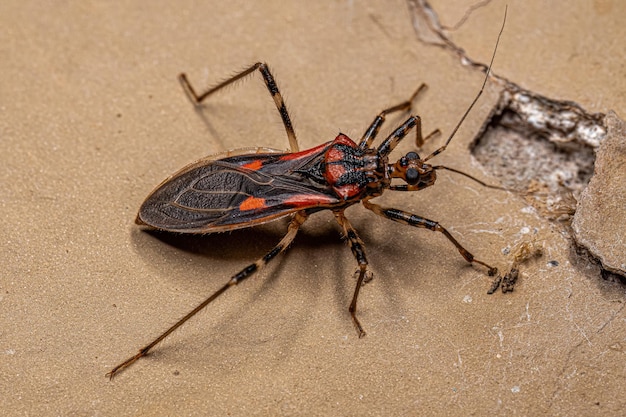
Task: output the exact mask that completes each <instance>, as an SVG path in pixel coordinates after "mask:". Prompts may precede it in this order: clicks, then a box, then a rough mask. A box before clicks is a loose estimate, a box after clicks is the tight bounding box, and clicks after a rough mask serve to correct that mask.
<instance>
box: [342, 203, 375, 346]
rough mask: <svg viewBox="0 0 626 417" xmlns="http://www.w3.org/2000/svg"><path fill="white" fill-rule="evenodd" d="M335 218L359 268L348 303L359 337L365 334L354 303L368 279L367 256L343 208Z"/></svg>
mask: <svg viewBox="0 0 626 417" xmlns="http://www.w3.org/2000/svg"><path fill="white" fill-rule="evenodd" d="M335 219H336V220H337V223H339V225H340V226H341V227H342V228H343V234H344V236H345V237H346V239H347V243H348V245H349V246H350V250H351V251H352V254H353V255H354V257H355V258H356V261H357V263H358V265H359V269H358V270H357V273H358V278H357V281H356V287H355V288H354V295H353V296H352V302H351V303H350V308H349V309H348V310H349V311H350V316H351V317H352V322H353V323H354V327H355V329H356V332H357V333H358V335H359V338H361V337H363V336H365V331H364V330H363V327H362V326H361V323H360V322H359V319H357V318H356V303H357V299H358V298H359V291H360V290H361V286H362V285H363V282H364V281H366V280H368V277H367V265H368V264H367V258H366V256H365V245H364V243H363V241H362V240H361V239H360V238H359V235H357V233H356V230H355V229H354V227H352V225H351V224H350V222H349V221H348V219H347V218H346V216H345V215H344V214H343V210H341V211H336V212H335Z"/></svg>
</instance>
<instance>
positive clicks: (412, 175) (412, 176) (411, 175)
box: [405, 168, 420, 185]
mask: <svg viewBox="0 0 626 417" xmlns="http://www.w3.org/2000/svg"><path fill="white" fill-rule="evenodd" d="M405 177H406V182H407V183H408V184H411V185H415V184H417V182H418V181H419V179H420V174H419V172H417V170H416V169H415V168H409V169H407V170H406V174H405Z"/></svg>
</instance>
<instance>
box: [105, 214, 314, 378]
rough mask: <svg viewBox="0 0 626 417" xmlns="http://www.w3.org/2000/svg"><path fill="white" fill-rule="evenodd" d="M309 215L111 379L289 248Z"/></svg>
mask: <svg viewBox="0 0 626 417" xmlns="http://www.w3.org/2000/svg"><path fill="white" fill-rule="evenodd" d="M307 217H308V215H307V214H306V213H305V212H304V211H300V212H297V213H296V214H295V215H294V216H293V218H292V219H291V223H289V227H288V230H287V234H285V236H284V237H283V238H282V239H281V241H280V242H278V244H277V245H276V246H274V248H273V249H272V250H270V251H269V252H267V253H266V254H265V255H264V256H263V257H262V258H260V259H258V260H257V261H256V262H254V263H252V264H250V265H248V266H247V267H245V268H244V269H242V270H241V271H239V272H238V273H236V274H235V275H233V276H232V277H231V278H230V280H228V282H227V283H226V284H224V286H222V287H221V288H220V289H219V290H217V291H215V292H214V293H213V294H211V296H210V297H209V298H207V299H206V300H204V301H203V302H202V303H200V304H199V305H198V306H197V307H196V308H194V309H193V310H191V311H190V312H189V313H187V315H186V316H185V317H183V318H182V319H180V320H178V322H177V323H176V324H174V325H173V326H172V327H170V328H169V329H167V330H166V331H165V332H164V333H163V334H161V335H160V336H159V337H157V338H156V339H154V340H153V341H152V342H150V343H149V344H147V345H146V346H144V347H143V348H141V349H140V350H139V352H138V353H137V354H136V355H134V356H132V357H130V358H128V359H127V360H125V361H124V362H122V363H121V364H119V365H117V366H116V367H115V368H113V369H112V370H111V371H110V372H109V373H107V376H108V377H109V379H113V377H114V376H115V375H116V374H117V373H118V372H120V371H121V370H123V369H124V368H127V367H129V366H130V365H132V364H133V363H135V362H136V361H137V360H138V359H139V358H141V357H143V356H146V355H147V354H148V352H150V350H152V348H153V347H155V346H156V345H157V344H158V343H159V342H161V341H162V340H163V339H165V338H166V337H167V336H169V335H170V334H171V333H172V332H174V330H176V329H178V328H179V327H180V326H182V325H183V324H184V323H185V322H186V321H187V320H189V319H190V318H192V317H193V316H195V315H196V314H197V313H198V312H200V311H201V310H202V309H204V308H205V307H206V306H207V305H209V304H210V303H211V302H212V301H213V300H215V299H216V298H217V297H219V296H220V295H222V294H223V293H224V292H226V290H228V289H229V288H230V287H233V286H235V285H237V284H239V283H240V282H241V281H243V280H245V279H246V278H248V277H250V276H251V275H252V274H254V273H255V272H257V271H258V270H259V269H261V268H262V267H264V266H265V265H266V264H267V263H268V262H269V261H271V260H272V259H274V258H275V257H276V255H278V254H279V253H281V252H283V251H284V250H285V249H287V247H288V246H289V244H291V242H292V241H293V239H294V238H295V237H296V233H297V232H298V229H299V228H300V226H302V223H304V222H305V220H306V219H307Z"/></svg>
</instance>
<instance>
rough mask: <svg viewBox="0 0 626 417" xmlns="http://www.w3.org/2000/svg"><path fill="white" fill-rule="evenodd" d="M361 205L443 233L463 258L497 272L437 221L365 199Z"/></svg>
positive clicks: (378, 212) (494, 272) (403, 221)
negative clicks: (477, 257) (476, 256)
mask: <svg viewBox="0 0 626 417" xmlns="http://www.w3.org/2000/svg"><path fill="white" fill-rule="evenodd" d="M363 205H364V206H365V208H367V209H368V210H371V211H373V212H374V213H376V214H378V215H379V216H382V217H384V218H386V219H389V220H393V221H394V222H398V223H402V224H408V225H409V226H415V227H423V228H424V229H429V230H432V231H433V232H440V233H443V235H444V236H445V237H446V238H448V240H449V241H450V242H452V244H454V246H456V248H457V250H458V251H459V253H460V254H461V256H463V258H464V259H465V260H466V261H467V262H469V263H474V264H480V265H483V266H485V267H486V268H487V270H488V271H487V273H488V274H489V276H494V275H495V274H497V273H498V268H495V267H493V266H490V265H488V264H486V263H485V262H483V261H480V260H478V259H476V258H474V255H472V254H471V253H470V252H469V251H468V250H467V249H465V248H464V247H463V246H462V245H461V244H460V243H459V242H458V241H457V240H456V239H455V238H454V237H453V236H452V235H451V234H450V232H448V231H447V230H446V229H445V228H444V227H443V226H441V225H440V224H439V223H438V222H436V221H433V220H428V219H425V218H423V217H421V216H418V215H416V214H411V213H408V212H406V211H402V210H398V209H394V208H386V207H381V206H379V205H378V204H374V203H371V202H369V201H368V200H367V199H366V200H363Z"/></svg>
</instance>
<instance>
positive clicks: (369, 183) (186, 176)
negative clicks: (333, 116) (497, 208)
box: [107, 13, 506, 378]
mask: <svg viewBox="0 0 626 417" xmlns="http://www.w3.org/2000/svg"><path fill="white" fill-rule="evenodd" d="M505 19H506V13H505ZM503 29H504V24H503V26H502V29H501V30H500V33H499V35H498V39H497V41H496V46H495V48H494V52H493V55H492V57H491V62H490V64H489V67H487V70H486V75H485V79H484V81H483V84H482V86H481V89H480V91H479V92H478V94H477V95H476V97H475V98H474V100H473V101H472V103H471V104H470V106H469V107H468V109H467V110H466V111H465V113H464V114H463V116H462V117H461V120H460V121H459V122H458V123H457V125H456V127H455V128H454V130H453V131H452V133H451V134H450V136H449V137H448V139H447V141H446V142H445V144H444V145H443V146H441V147H440V148H438V149H437V150H435V151H434V152H432V153H431V154H430V155H428V156H427V157H425V158H421V157H420V156H419V155H418V154H417V153H416V152H408V153H407V154H406V155H404V156H402V157H401V158H400V159H398V160H397V161H396V162H393V163H390V161H389V154H390V153H391V152H392V151H393V150H394V148H395V147H396V145H398V143H400V141H401V140H403V139H404V138H405V137H406V136H407V134H408V133H409V131H410V130H411V129H415V130H416V135H417V139H416V142H417V144H418V146H421V144H423V142H424V141H425V140H426V139H428V138H429V137H430V136H432V135H433V134H431V135H428V136H427V137H426V138H424V137H423V136H422V129H421V119H420V117H419V116H410V117H409V118H408V119H407V120H406V121H405V122H404V123H403V124H402V125H400V127H398V128H397V129H396V130H394V131H393V132H392V133H391V134H390V135H389V136H388V137H387V138H386V139H385V140H384V141H383V142H382V143H381V144H380V145H379V146H378V147H373V146H372V143H373V141H374V139H375V138H376V135H377V134H378V131H379V130H380V128H381V126H382V124H383V123H384V121H385V118H386V116H387V115H389V114H391V113H395V112H399V111H405V110H410V109H411V103H412V101H413V99H414V98H415V97H416V96H417V94H418V93H419V92H420V91H421V90H422V88H423V87H424V85H423V84H422V85H421V86H420V87H419V88H418V89H417V91H416V92H415V93H414V94H413V95H412V96H411V97H410V99H409V100H407V101H405V102H402V103H400V104H398V105H396V106H393V107H390V108H387V109H385V110H383V111H381V112H380V113H379V114H378V115H377V116H376V118H375V119H374V121H373V122H372V123H371V124H370V126H369V127H368V129H367V130H366V131H365V133H364V134H363V137H362V138H361V139H360V141H359V142H358V144H357V143H355V142H354V141H352V140H351V139H350V138H348V137H347V136H346V135H344V134H339V135H338V136H337V137H336V138H335V139H334V140H332V141H330V142H327V143H324V144H322V145H319V146H316V147H314V148H312V149H308V150H305V151H299V148H298V142H297V140H296V134H295V132H294V129H293V126H292V124H291V119H290V117H289V114H288V112H287V108H286V107H285V103H284V101H283V98H282V95H281V94H280V92H279V90H278V87H277V85H276V82H275V80H274V77H273V76H272V74H271V73H270V70H269V69H268V67H267V65H266V64H264V63H260V62H259V63H256V64H254V65H252V66H251V67H249V68H248V69H246V70H245V71H242V72H241V73H239V74H237V75H235V76H233V77H232V78H230V79H228V80H226V81H224V82H222V83H220V84H218V85H217V86H215V87H213V88H211V89H209V90H207V91H206V92H204V93H202V94H197V93H196V91H195V90H194V89H193V87H192V86H191V84H190V83H189V81H188V79H187V76H186V75H185V74H181V75H180V76H179V81H180V82H181V84H182V86H183V88H184V89H185V91H186V93H187V95H188V96H189V98H190V99H191V100H192V101H193V103H194V104H195V105H200V103H202V102H203V101H204V100H205V99H206V98H208V97H210V96H211V95H212V94H213V93H215V92H217V91H219V90H221V89H222V88H224V87H225V86H227V85H230V84H232V83H233V82H235V81H237V80H239V79H241V78H244V77H246V76H248V75H250V74H252V73H253V72H255V71H259V72H260V73H261V75H262V76H263V80H264V82H265V85H266V86H267V89H268V91H269V92H270V94H271V96H272V98H273V99H274V104H275V105H276V108H277V109H278V112H279V113H280V116H281V118H282V121H283V124H284V126H285V130H286V132H287V137H288V139H289V144H290V148H291V152H290V153H284V152H280V151H272V152H270V151H268V150H265V151H263V149H261V148H259V151H260V152H259V153H248V154H241V153H235V154H232V155H228V156H226V157H224V158H221V159H215V158H212V157H208V158H204V159H201V160H199V161H197V162H194V163H192V164H190V165H188V166H186V167H184V168H183V169H181V170H180V171H178V172H177V173H175V174H174V175H172V176H171V177H169V178H168V179H166V180H165V181H163V182H162V183H161V184H160V185H159V186H158V187H157V188H156V189H155V190H154V191H152V193H151V194H150V195H149V196H148V197H147V198H146V200H145V201H144V203H143V204H142V206H141V208H140V209H139V214H138V215H137V218H136V223H137V224H139V225H143V226H147V227H149V228H153V229H158V230H164V231H168V232H177V233H199V234H203V233H214V232H223V231H229V230H234V229H241V228H247V227H251V226H255V225H259V224H262V223H266V222H270V221H273V220H276V219H279V218H282V217H286V216H290V218H291V220H290V222H289V226H288V229H287V233H286V234H285V236H284V237H283V238H282V239H281V240H280V242H278V244H277V245H276V246H274V247H273V248H272V249H271V250H270V251H269V252H267V253H266V254H265V255H264V256H263V257H261V258H260V259H258V260H257V261H255V262H254V263H252V264H250V265H248V266H247V267H245V268H243V269H242V270H241V271H239V272H238V273H236V274H235V275H233V276H232V277H231V278H230V279H229V280H228V282H227V283H226V284H224V285H223V286H222V287H221V288H220V289H218V290H217V291H216V292H214V293H213V294H212V295H211V296H209V297H208V298H207V299H206V300H204V301H203V302H202V303H200V304H199V305H198V306H197V307H196V308H194V309H193V310H191V311H190V312H189V313H188V314H187V315H186V316H184V317H183V318H182V319H180V320H179V321H178V322H177V323H176V324H174V325H173V326H172V327H170V328H169V329H168V330H166V331H165V332H164V333H163V334H161V335H160V336H159V337H157V338H156V339H155V340H154V341H152V342H151V343H149V344H148V345H146V346H144V347H143V348H142V349H141V350H139V352H138V353H137V354H136V355H134V356H132V357H130V358H129V359H127V360H126V361H124V362H122V363H121V364H119V365H117V366H116V367H115V368H113V369H112V370H111V371H110V372H109V373H108V374H107V376H109V377H110V378H113V377H114V376H115V375H116V374H117V373H118V372H119V371H121V370H122V369H124V368H126V367H128V366H130V365H131V364H133V363H134V362H135V361H137V360H138V359H139V358H141V357H143V356H146V355H147V354H148V352H150V350H152V348H154V346H156V345H157V344H158V343H159V342H161V341H162V340H163V339H165V338H166V337H167V336H169V335H170V334H171V333H172V332H174V331H175V330H176V329H178V327H180V326H181V325H182V324H183V323H185V322H186V321H187V320H189V319H190V318H191V317H193V316H194V315H195V314H196V313H198V312H199V311H201V310H202V309H204V308H205V307H206V306H207V305H208V304H210V303H211V302H212V301H213V300H215V299H216V298H217V297H219V296H220V295H222V294H223V293H224V292H226V290H228V289H229V288H231V287H232V286H235V285H237V284H239V283H240V282H242V281H244V280H245V279H246V278H248V277H250V276H251V275H253V274H254V273H255V272H257V271H258V270H259V269H261V268H262V267H263V266H264V265H266V264H267V263H268V262H269V261H271V260H272V259H274V258H275V257H276V256H277V255H278V254H279V253H281V252H283V251H284V250H285V249H286V248H287V247H288V246H289V245H290V244H291V242H292V241H293V239H294V238H295V236H296V233H297V232H298V230H299V229H300V227H301V226H302V224H303V223H304V222H305V221H306V220H307V218H308V217H309V216H310V215H311V214H313V213H315V212H318V211H321V210H331V211H332V212H333V214H334V215H335V219H336V220H337V223H338V224H339V226H340V227H341V228H342V230H343V234H344V236H345V237H346V241H347V243H348V246H349V247H350V250H351V251H352V254H353V255H354V257H355V258H356V261H357V264H358V270H357V274H358V278H357V282H356V287H355V290H354V295H353V297H352V302H351V303H350V307H349V312H350V315H351V317H352V322H353V323H354V326H355V328H356V330H357V333H358V335H359V337H363V336H364V335H365V332H364V330H363V327H362V326H361V324H360V322H359V320H358V319H357V317H356V307H357V299H358V296H359V290H360V289H361V286H362V284H363V282H364V280H366V278H367V276H368V275H369V274H368V273H367V272H368V271H367V266H368V262H367V257H366V255H365V248H364V244H363V242H362V241H361V239H360V238H359V236H358V234H357V232H356V230H355V229H354V228H353V227H352V225H351V224H350V222H349V221H348V219H347V218H346V216H345V215H344V211H345V209H346V208H347V207H349V206H351V205H353V204H356V203H359V202H361V203H362V204H363V206H365V208H367V209H369V210H371V211H373V212H374V213H376V214H378V215H379V216H382V217H384V218H386V219H389V220H392V221H395V222H399V223H403V224H407V225H410V226H414V227H420V228H426V229H429V230H432V231H436V232H440V233H442V234H443V235H444V236H445V237H446V238H447V239H448V240H449V241H450V242H452V244H454V246H456V248H457V250H458V251H459V253H460V254H461V256H463V258H464V259H465V260H466V261H467V262H469V263H470V264H479V265H482V266H484V267H485V268H487V271H488V273H489V275H495V274H496V273H497V269H496V268H494V267H492V266H490V265H489V264H487V263H485V262H483V261H481V260H478V259H476V258H475V257H474V255H472V254H471V253H470V252H469V251H468V250H467V249H465V248H464V247H463V246H462V245H461V244H460V243H459V242H458V241H457V240H456V239H455V238H454V237H453V236H452V235H451V234H450V233H449V232H448V231H447V230H446V229H445V228H443V227H442V226H441V225H440V224H439V223H438V222H436V221H433V220H429V219H426V218H423V217H421V216H418V215H416V214H411V213H408V212H406V211H403V210H399V209H395V208H386V207H382V206H379V205H378V204H375V203H373V202H372V201H371V200H372V199H373V198H375V197H378V196H380V195H381V194H382V193H383V192H384V191H385V190H393V191H419V190H422V189H424V188H426V187H429V186H431V185H433V184H434V183H435V180H436V171H437V170H440V169H445V170H449V171H452V172H456V173H459V174H461V175H464V176H466V177H468V178H470V179H472V180H474V181H477V182H479V183H481V184H482V185H484V186H487V187H491V188H497V189H501V187H496V186H490V185H487V184H485V183H484V182H482V181H480V180H478V179H476V178H474V177H472V176H470V175H468V174H465V173H463V172H461V171H457V170H455V169H452V168H448V167H445V166H439V165H430V164H428V163H427V161H428V160H430V159H431V158H433V157H435V156H436V155H438V154H440V153H441V152H443V151H444V150H445V149H446V148H447V146H448V145H449V144H450V141H451V140H452V138H453V137H454V135H455V134H456V132H457V130H458V129H459V127H460V126H461V124H462V123H463V121H464V120H465V118H466V117H467V115H468V114H469V112H470V110H471V109H472V107H473V106H474V105H475V104H476V102H477V101H478V98H479V97H480V96H481V94H482V92H483V90H484V88H485V85H486V84H487V79H488V77H489V73H490V71H491V66H492V64H493V60H494V58H495V54H496V50H497V47H498V42H499V41H500V36H501V35H502V30H503ZM436 132H437V131H435V132H433V133H436ZM394 180H395V181H394ZM398 181H402V182H403V184H397V182H398Z"/></svg>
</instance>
